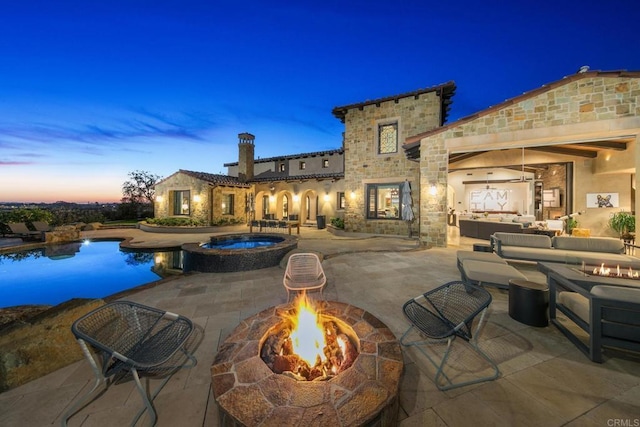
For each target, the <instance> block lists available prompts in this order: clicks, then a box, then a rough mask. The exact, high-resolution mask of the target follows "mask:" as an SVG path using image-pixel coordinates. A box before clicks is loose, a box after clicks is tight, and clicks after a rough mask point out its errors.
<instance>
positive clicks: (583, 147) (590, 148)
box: [449, 138, 632, 173]
mask: <svg viewBox="0 0 640 427" xmlns="http://www.w3.org/2000/svg"><path fill="white" fill-rule="evenodd" d="M631 141H632V138H619V139H615V140H603V141H589V142H580V143H572V144H557V145H544V146H539V147H526V149H525V150H527V151H529V150H531V151H543V152H546V153H553V154H563V155H566V156H575V157H585V158H596V157H597V156H598V152H600V151H603V150H613V151H624V150H626V149H627V144H628V143H629V142H631ZM487 152H488V151H471V152H466V153H451V154H449V171H453V170H462V169H465V168H456V167H455V166H454V164H455V163H457V162H460V161H462V160H467V159H470V158H473V157H475V156H479V155H481V154H484V153H487ZM548 166H549V165H548V164H544V165H533V164H526V165H525V168H524V169H525V171H526V172H530V173H535V172H536V171H537V170H539V169H546V168H548ZM504 167H505V168H506V169H513V170H522V165H521V164H520V165H512V166H504ZM473 169H476V168H473Z"/></svg>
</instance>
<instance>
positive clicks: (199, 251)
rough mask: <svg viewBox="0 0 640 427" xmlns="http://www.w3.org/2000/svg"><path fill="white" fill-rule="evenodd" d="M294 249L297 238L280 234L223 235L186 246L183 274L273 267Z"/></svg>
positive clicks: (183, 248) (183, 247) (184, 248)
mask: <svg viewBox="0 0 640 427" xmlns="http://www.w3.org/2000/svg"><path fill="white" fill-rule="evenodd" d="M297 247H298V238H297V237H294V236H288V235H284V234H250V233H248V234H223V235H220V236H213V237H212V238H211V241H210V242H209V243H206V244H204V245H202V244H198V243H186V244H184V245H182V250H183V252H184V262H183V271H184V272H189V271H200V272H203V273H226V272H231V271H247V270H257V269H260V268H267V267H273V266H276V265H278V264H279V263H280V261H281V260H282V258H284V256H285V255H286V254H287V253H288V252H290V251H292V250H293V249H296V248H297Z"/></svg>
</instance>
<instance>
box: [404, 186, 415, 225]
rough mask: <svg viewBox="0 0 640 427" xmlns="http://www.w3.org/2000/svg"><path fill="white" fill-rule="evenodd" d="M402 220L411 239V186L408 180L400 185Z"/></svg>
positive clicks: (412, 217)
mask: <svg viewBox="0 0 640 427" xmlns="http://www.w3.org/2000/svg"><path fill="white" fill-rule="evenodd" d="M402 219H403V220H404V221H407V226H408V227H409V237H411V221H413V219H414V216H413V200H412V199H411V184H409V181H408V180H405V181H404V184H403V185H402Z"/></svg>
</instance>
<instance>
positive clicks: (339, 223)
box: [329, 217, 344, 229]
mask: <svg viewBox="0 0 640 427" xmlns="http://www.w3.org/2000/svg"><path fill="white" fill-rule="evenodd" d="M329 222H330V223H331V225H333V226H334V227H336V228H341V229H344V219H342V218H335V217H334V218H331V219H330V220H329Z"/></svg>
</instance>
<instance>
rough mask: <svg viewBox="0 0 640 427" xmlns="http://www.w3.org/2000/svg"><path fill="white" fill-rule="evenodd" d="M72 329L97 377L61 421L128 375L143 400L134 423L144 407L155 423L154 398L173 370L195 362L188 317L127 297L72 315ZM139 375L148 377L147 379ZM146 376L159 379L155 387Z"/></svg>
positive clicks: (65, 420)
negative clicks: (87, 311) (152, 386)
mask: <svg viewBox="0 0 640 427" xmlns="http://www.w3.org/2000/svg"><path fill="white" fill-rule="evenodd" d="M71 332H72V333H73V335H74V336H75V338H76V339H77V341H78V344H79V345H80V348H81V349H82V352H83V354H84V355H85V358H86V359H87V361H88V362H89V364H90V365H91V368H92V370H93V373H94V376H95V382H94V384H93V388H92V389H91V390H89V391H88V392H87V393H86V394H85V395H84V396H82V397H80V398H78V400H76V401H75V403H74V404H73V405H72V406H71V407H70V408H68V409H67V411H66V413H65V414H64V415H63V418H62V426H63V427H66V425H67V421H68V420H69V418H71V417H72V416H73V415H74V414H75V413H76V412H78V411H79V410H80V409H81V408H83V407H85V406H86V405H87V404H89V403H90V402H92V401H93V400H95V399H96V398H98V397H99V396H101V395H102V394H103V392H104V391H106V389H107V388H109V387H110V386H111V385H112V384H118V383H120V382H123V381H126V380H127V379H130V378H133V380H134V381H135V384H136V388H137V389H138V392H139V394H140V397H141V398H142V401H143V402H144V407H143V408H142V409H141V410H140V411H139V412H138V413H137V414H136V416H135V418H134V420H133V422H132V425H135V424H136V422H137V421H138V420H139V419H140V417H141V416H142V414H144V412H148V415H149V418H150V424H151V425H155V422H156V420H157V415H156V411H155V408H154V407H153V400H154V399H155V397H156V396H157V395H158V393H160V390H162V388H163V387H164V386H165V384H166V383H167V382H168V381H169V379H170V378H171V377H172V375H173V374H174V373H175V372H176V371H178V370H179V369H181V368H191V367H193V366H195V364H196V362H197V361H196V358H195V357H194V356H193V353H192V351H193V350H194V349H195V348H194V349H191V348H190V346H189V343H188V340H189V339H190V337H191V336H192V332H194V325H193V323H192V322H191V320H189V319H187V318H186V317H184V316H180V315H178V314H175V313H171V312H168V311H163V310H159V309H157V308H153V307H148V306H145V305H141V304H137V303H134V302H130V301H116V302H113V303H110V304H107V305H104V306H102V307H99V308H97V309H95V310H93V311H92V312H90V313H88V314H86V315H84V316H83V317H81V318H80V319H78V320H76V321H75V322H74V323H73V325H72V327H71ZM90 347H91V348H92V349H93V350H94V351H93V352H92V351H91V350H90ZM94 354H95V355H94ZM141 378H145V379H146V381H145V382H146V384H145V385H143V384H142V381H141ZM150 378H155V379H158V380H159V379H162V381H158V382H156V389H155V390H154V391H151V386H150V381H149V380H150ZM125 391H126V392H127V393H129V390H125Z"/></svg>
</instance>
